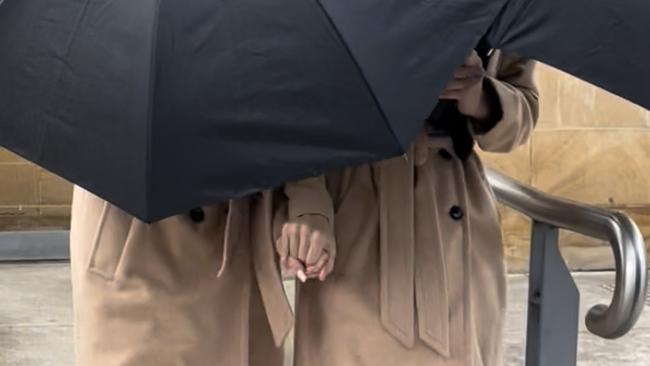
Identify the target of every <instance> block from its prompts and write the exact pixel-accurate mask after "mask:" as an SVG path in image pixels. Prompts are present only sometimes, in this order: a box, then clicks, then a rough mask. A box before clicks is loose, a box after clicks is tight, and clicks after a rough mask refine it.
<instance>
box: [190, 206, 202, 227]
mask: <svg viewBox="0 0 650 366" xmlns="http://www.w3.org/2000/svg"><path fill="white" fill-rule="evenodd" d="M189 215H190V219H192V221H194V222H195V223H197V224H199V223H202V222H203V220H205V212H204V211H203V209H202V208H201V207H197V208H193V209H192V210H190V214H189Z"/></svg>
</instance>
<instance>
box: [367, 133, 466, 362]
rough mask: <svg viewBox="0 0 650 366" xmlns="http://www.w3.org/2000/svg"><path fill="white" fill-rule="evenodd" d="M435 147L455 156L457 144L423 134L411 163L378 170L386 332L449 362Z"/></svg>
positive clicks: (395, 162)
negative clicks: (431, 161) (433, 159)
mask: <svg viewBox="0 0 650 366" xmlns="http://www.w3.org/2000/svg"><path fill="white" fill-rule="evenodd" d="M432 148H445V149H446V150H447V151H448V152H450V153H452V152H453V142H452V140H451V138H448V137H439V138H433V139H429V138H428V136H427V135H426V134H423V135H422V136H420V137H419V138H418V140H416V142H415V143H414V144H413V147H412V148H411V150H410V152H409V153H408V154H407V158H406V159H404V158H403V157H402V158H395V159H391V160H389V161H386V162H382V163H379V164H378V165H377V167H378V168H377V170H376V171H377V173H378V174H379V177H378V182H379V184H378V186H379V201H380V209H379V210H380V255H381V259H380V271H381V273H380V278H381V280H380V292H381V293H380V296H381V309H380V312H381V321H382V323H383V326H384V327H385V329H386V330H387V331H388V332H389V333H390V334H392V335H393V336H394V337H395V338H397V339H398V340H399V341H400V342H401V343H402V344H403V345H404V346H406V347H409V348H411V347H414V346H415V344H416V339H419V340H420V341H422V342H423V343H425V344H426V345H428V346H429V347H431V348H432V349H433V350H435V351H436V352H438V353H439V354H441V355H442V356H445V357H449V355H450V333H449V326H450V325H449V323H450V320H449V313H450V309H449V297H448V288H447V286H448V285H447V284H448V282H447V268H446V263H445V255H444V246H443V241H442V237H441V234H440V229H439V228H440V225H441V220H440V217H439V214H438V212H439V210H438V203H437V202H436V192H435V189H436V187H434V177H433V176H432V175H433V174H439V173H438V172H436V171H433V169H431V164H426V162H427V161H428V159H429V157H431V156H432V155H431V149H432ZM450 163H460V161H452V162H450ZM461 191H464V190H461ZM416 324H417V326H416ZM416 333H417V334H416Z"/></svg>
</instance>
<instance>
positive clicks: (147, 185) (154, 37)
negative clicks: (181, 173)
mask: <svg viewBox="0 0 650 366" xmlns="http://www.w3.org/2000/svg"><path fill="white" fill-rule="evenodd" d="M162 1H163V0H157V1H156V7H155V14H154V20H153V25H152V27H153V29H152V31H151V55H150V59H149V62H150V66H149V89H148V91H147V92H148V95H147V103H149V105H148V106H147V128H146V132H145V133H146V136H145V153H144V159H145V161H144V166H145V176H144V187H143V188H144V210H145V211H146V213H150V212H151V207H149V203H150V202H151V197H150V196H151V188H152V187H151V185H152V179H151V169H152V163H151V162H152V160H151V150H152V135H153V127H152V126H153V114H154V113H153V109H154V104H155V99H156V96H155V83H156V80H155V75H156V54H157V50H158V21H159V16H160V6H161V3H162ZM145 216H147V215H145Z"/></svg>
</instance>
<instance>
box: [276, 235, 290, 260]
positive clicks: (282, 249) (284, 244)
mask: <svg viewBox="0 0 650 366" xmlns="http://www.w3.org/2000/svg"><path fill="white" fill-rule="evenodd" d="M275 250H276V251H277V252H278V256H279V257H280V259H284V260H286V259H287V257H288V256H289V240H288V238H287V236H286V235H285V234H284V232H283V233H282V235H280V238H279V239H278V240H277V241H276V242H275Z"/></svg>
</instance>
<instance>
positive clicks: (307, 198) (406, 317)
mask: <svg viewBox="0 0 650 366" xmlns="http://www.w3.org/2000/svg"><path fill="white" fill-rule="evenodd" d="M488 71H489V73H490V75H491V76H490V77H489V78H488V82H490V83H492V85H493V86H494V89H495V90H496V92H497V95H498V97H499V100H500V103H501V106H502V109H503V112H504V113H503V118H502V119H501V120H500V121H499V122H498V123H497V124H496V125H495V127H493V128H492V129H491V130H489V131H487V132H484V133H483V134H478V133H474V138H475V140H476V141H477V142H478V144H479V146H480V147H481V148H482V149H483V150H486V151H492V152H508V151H510V150H512V149H514V148H516V147H517V146H519V145H521V144H523V143H525V142H526V141H527V139H528V137H529V135H530V133H531V132H532V130H533V127H534V125H535V121H536V119H537V113H538V101H537V92H536V89H535V87H534V84H533V80H532V71H533V64H532V63H531V62H529V61H523V60H520V59H515V58H512V57H505V56H501V53H500V52H498V51H497V52H496V54H495V55H493V57H492V58H491V61H490V65H489V69H488ZM318 182H319V181H318V180H310V181H305V182H301V183H296V184H293V185H288V188H289V189H287V194H288V195H289V199H290V201H289V204H290V211H293V215H300V214H302V213H305V214H313V213H318V214H322V215H325V216H328V215H331V214H330V212H331V211H332V202H333V211H334V212H335V214H334V217H331V219H332V220H333V222H334V226H335V232H336V239H337V251H338V256H337V259H336V266H335V269H334V273H333V275H332V276H331V277H330V278H329V279H328V280H327V281H325V282H324V283H319V282H313V281H312V282H309V283H307V284H306V285H303V286H302V287H301V288H300V294H299V298H298V305H297V314H296V316H297V322H296V324H297V325H296V345H295V347H296V365H297V366H321V365H322V366H353V365H372V366H394V365H409V366H411V365H413V366H442V365H445V366H447V365H458V366H478V365H480V366H497V365H501V364H502V362H503V353H502V343H503V337H502V331H503V320H504V311H505V306H506V299H505V295H506V278H505V263H504V254H503V252H504V250H503V247H502V243H501V233H500V227H499V219H498V213H497V210H496V207H495V202H494V197H493V192H492V191H491V189H490V187H489V186H488V184H487V182H486V179H485V175H484V170H483V167H482V166H481V162H480V161H479V159H478V157H477V156H476V155H475V154H472V155H471V156H470V157H469V158H468V159H467V160H465V161H462V160H460V159H458V158H457V157H456V156H455V155H454V150H453V146H452V141H451V139H450V138H448V137H429V136H428V135H427V134H426V133H423V134H422V136H420V137H419V138H418V140H417V141H416V142H415V143H414V145H413V147H412V149H411V151H410V152H409V154H408V155H407V156H406V158H405V157H399V158H395V159H392V160H389V161H386V162H382V163H379V164H375V165H365V166H360V167H356V168H350V169H347V170H344V171H342V172H339V173H334V174H330V175H328V176H327V179H326V184H327V189H328V191H329V193H330V196H331V197H332V199H331V200H328V199H322V198H316V199H315V197H322V193H319V192H322V191H323V189H324V188H323V187H319V186H318V184H319V183H318ZM320 182H321V183H320V184H323V183H322V182H323V181H322V180H321V181H320ZM296 186H297V187H298V188H296ZM304 202H310V203H309V204H305V203H304ZM291 207H292V208H291Z"/></svg>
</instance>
